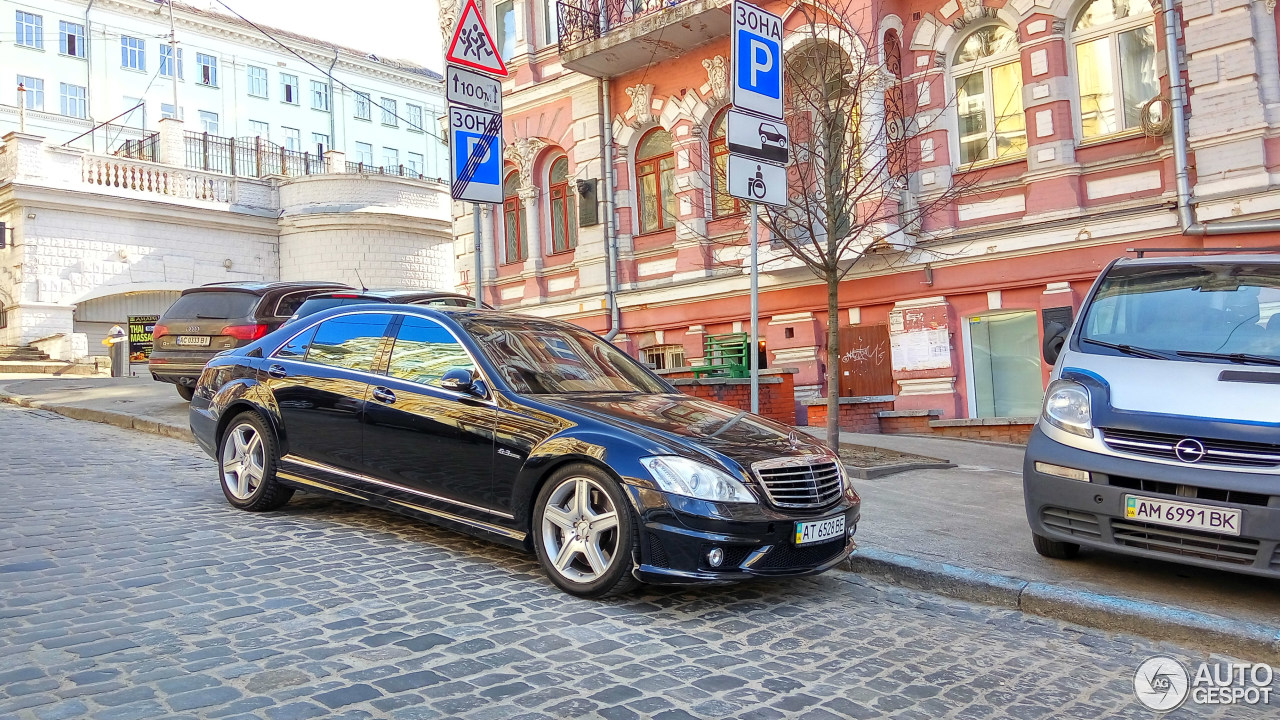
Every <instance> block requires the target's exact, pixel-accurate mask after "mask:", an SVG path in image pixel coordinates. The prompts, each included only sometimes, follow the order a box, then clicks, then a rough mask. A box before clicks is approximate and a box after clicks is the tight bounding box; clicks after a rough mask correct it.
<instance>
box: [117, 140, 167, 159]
mask: <svg viewBox="0 0 1280 720" xmlns="http://www.w3.org/2000/svg"><path fill="white" fill-rule="evenodd" d="M159 142H160V133H151V134H150V135H146V136H144V137H142V138H139V139H137V140H125V141H124V142H122V143H120V144H119V145H118V146H117V147H116V149H115V150H112V151H111V154H112V155H115V156H116V157H124V158H130V159H132V160H146V161H148V162H158V161H159V155H158V152H159V150H158V146H159Z"/></svg>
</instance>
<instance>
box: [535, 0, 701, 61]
mask: <svg viewBox="0 0 1280 720" xmlns="http://www.w3.org/2000/svg"><path fill="white" fill-rule="evenodd" d="M682 2H685V0H567V1H566V0H562V1H561V2H559V3H557V4H556V16H557V18H558V19H559V21H560V24H559V28H560V37H559V41H560V50H561V51H562V52H563V51H564V49H565V48H568V47H572V46H574V45H577V44H578V43H581V42H586V41H588V40H595V39H596V38H599V37H600V35H601V33H607V32H610V31H612V30H617V29H619V28H621V27H623V26H625V25H627V24H629V23H631V22H633V21H635V20H638V19H640V18H643V17H645V16H646V15H653V14H654V13H658V12H662V11H663V10H665V9H667V8H669V7H675V6H676V5H679V4H681V3H682Z"/></svg>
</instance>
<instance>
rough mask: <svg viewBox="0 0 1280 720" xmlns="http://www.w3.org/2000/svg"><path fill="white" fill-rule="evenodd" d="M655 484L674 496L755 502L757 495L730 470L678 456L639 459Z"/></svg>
mask: <svg viewBox="0 0 1280 720" xmlns="http://www.w3.org/2000/svg"><path fill="white" fill-rule="evenodd" d="M640 463H641V464H642V465H644V466H645V469H647V470H648V471H649V474H650V475H652V476H653V479H654V480H655V481H657V483H658V487H660V488H662V489H663V490H665V491H666V492H669V493H672V494H674V495H684V496H686V497H691V498H698V499H699V500H711V501H713V502H734V503H754V502H755V501H756V498H755V496H754V495H752V494H751V492H750V491H749V490H747V488H746V486H744V485H743V484H742V483H741V482H739V481H738V480H737V479H736V478H734V477H733V476H732V475H730V474H729V473H727V472H725V471H723V470H720V469H718V468H714V467H712V466H710V465H706V464H703V463H700V462H698V461H697V460H690V459H689V458H684V457H679V456H677V455H657V456H655V457H647V458H640Z"/></svg>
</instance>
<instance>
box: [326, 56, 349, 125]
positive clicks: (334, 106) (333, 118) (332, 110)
mask: <svg viewBox="0 0 1280 720" xmlns="http://www.w3.org/2000/svg"><path fill="white" fill-rule="evenodd" d="M337 64H338V48H337V47H336V46H335V47H334V48H333V62H331V63H329V74H328V75H327V77H328V78H329V147H327V148H325V150H332V149H333V146H334V143H336V142H338V121H337V112H338V97H337V96H336V95H334V93H333V68H334V67H336V66H337ZM344 147H345V146H344Z"/></svg>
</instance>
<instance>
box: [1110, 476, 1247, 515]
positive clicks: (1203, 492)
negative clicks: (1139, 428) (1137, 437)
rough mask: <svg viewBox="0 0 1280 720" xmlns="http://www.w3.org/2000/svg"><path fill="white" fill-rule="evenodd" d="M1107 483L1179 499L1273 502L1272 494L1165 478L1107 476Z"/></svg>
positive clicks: (1244, 502) (1236, 502) (1238, 502)
mask: <svg viewBox="0 0 1280 720" xmlns="http://www.w3.org/2000/svg"><path fill="white" fill-rule="evenodd" d="M1107 483H1108V484H1109V485H1111V486H1112V487H1122V488H1126V489H1129V490H1137V491H1139V492H1149V493H1160V494H1162V495H1174V496H1177V497H1178V498H1179V499H1182V500H1185V499H1187V498H1194V499H1197V500H1216V501H1218V502H1224V503H1231V504H1233V505H1258V506H1261V507H1266V506H1267V505H1268V504H1270V502H1271V496H1270V495H1263V494H1261V493H1251V492H1245V491H1243V490H1221V489H1218V488H1207V487H1200V486H1198V485H1180V484H1178V483H1171V482H1165V481H1163V480H1146V479H1142V478H1131V477H1123V476H1120V475H1109V476H1107Z"/></svg>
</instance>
